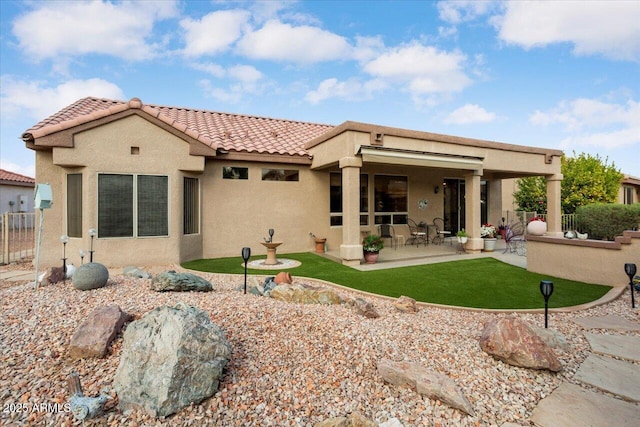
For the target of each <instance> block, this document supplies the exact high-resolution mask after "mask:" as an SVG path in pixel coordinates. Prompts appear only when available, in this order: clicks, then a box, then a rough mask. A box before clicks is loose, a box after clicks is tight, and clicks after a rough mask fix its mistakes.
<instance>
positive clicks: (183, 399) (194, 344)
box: [113, 303, 231, 417]
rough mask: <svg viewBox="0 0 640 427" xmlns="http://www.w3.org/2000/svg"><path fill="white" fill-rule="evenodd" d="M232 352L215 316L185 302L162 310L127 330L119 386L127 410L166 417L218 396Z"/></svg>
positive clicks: (121, 401) (133, 324) (118, 389)
mask: <svg viewBox="0 0 640 427" xmlns="http://www.w3.org/2000/svg"><path fill="white" fill-rule="evenodd" d="M230 355H231V346H230V344H229V343H228V342H227V340H226V337H225V334H224V332H223V331H222V330H221V329H220V328H219V327H218V326H217V325H216V324H214V323H213V322H211V320H210V319H209V315H208V314H207V313H206V312H204V311H202V310H199V309H197V308H195V307H190V306H186V305H185V304H183V303H180V304H178V305H177V306H175V307H159V308H156V309H154V310H152V311H150V312H149V313H147V314H146V315H144V316H143V317H142V318H141V319H140V320H137V321H135V322H132V323H131V324H130V325H129V326H128V327H127V330H126V331H125V333H124V342H123V348H122V355H121V356H120V365H119V366H118V370H117V371H116V376H115V379H114V382H113V386H114V388H115V390H116V392H117V393H118V400H119V406H120V408H121V409H123V410H129V409H131V408H134V407H139V408H142V409H144V410H145V411H146V412H147V413H149V414H150V415H152V416H156V417H166V416H168V415H171V414H173V413H175V412H177V411H179V410H180V409H181V408H183V407H185V406H188V405H190V404H191V403H199V402H201V401H202V400H204V399H206V398H208V397H210V396H212V395H213V394H214V393H215V392H216V391H217V390H218V386H219V383H220V379H221V378H222V371H223V369H224V367H225V366H226V364H227V362H228V360H229V357H230Z"/></svg>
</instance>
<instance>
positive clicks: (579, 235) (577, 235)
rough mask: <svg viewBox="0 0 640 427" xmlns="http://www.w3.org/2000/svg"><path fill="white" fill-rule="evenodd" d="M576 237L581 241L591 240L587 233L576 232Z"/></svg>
mask: <svg viewBox="0 0 640 427" xmlns="http://www.w3.org/2000/svg"><path fill="white" fill-rule="evenodd" d="M576 237H578V239H580V240H587V239H588V238H589V234H587V233H578V230H576Z"/></svg>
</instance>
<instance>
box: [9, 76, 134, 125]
mask: <svg viewBox="0 0 640 427" xmlns="http://www.w3.org/2000/svg"><path fill="white" fill-rule="evenodd" d="M1 82H2V84H0V88H1V89H0V105H1V107H0V109H1V110H2V119H3V121H4V120H5V119H11V118H12V117H20V116H25V115H26V116H29V117H31V118H33V119H35V120H38V121H39V120H42V119H44V118H46V117H48V116H50V115H51V114H53V113H55V112H56V111H58V110H60V109H61V108H63V107H66V106H67V105H69V104H72V103H73V102H75V101H77V100H78V99H80V98H84V97H86V96H96V97H101V98H111V99H124V94H123V92H122V90H121V89H120V88H119V87H118V86H117V85H115V84H114V83H111V82H108V81H106V80H102V79H97V78H95V79H88V80H69V81H66V82H64V83H61V84H59V85H58V86H55V87H46V86H45V84H44V83H43V82H39V81H26V80H15V79H14V78H13V77H10V76H2V80H1Z"/></svg>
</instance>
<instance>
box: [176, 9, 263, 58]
mask: <svg viewBox="0 0 640 427" xmlns="http://www.w3.org/2000/svg"><path fill="white" fill-rule="evenodd" d="M249 18H250V15H249V12H247V11H244V10H223V11H217V12H211V13H209V14H207V15H205V16H203V17H202V19H200V20H194V19H191V18H186V19H183V20H182V21H180V26H181V27H182V29H183V30H184V32H185V35H184V38H185V43H186V46H185V48H184V51H183V52H184V54H185V55H187V56H200V55H215V54H217V53H220V52H224V51H226V50H227V49H229V47H230V46H231V45H232V44H233V43H234V42H235V41H236V40H238V39H239V38H240V37H241V36H242V33H243V29H244V28H245V26H246V25H248V21H249Z"/></svg>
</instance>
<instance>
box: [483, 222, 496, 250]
mask: <svg viewBox="0 0 640 427" xmlns="http://www.w3.org/2000/svg"><path fill="white" fill-rule="evenodd" d="M480 237H482V239H483V240H484V251H485V252H493V251H494V250H495V248H496V240H497V239H496V228H495V227H494V226H493V225H491V224H482V226H481V227H480Z"/></svg>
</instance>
